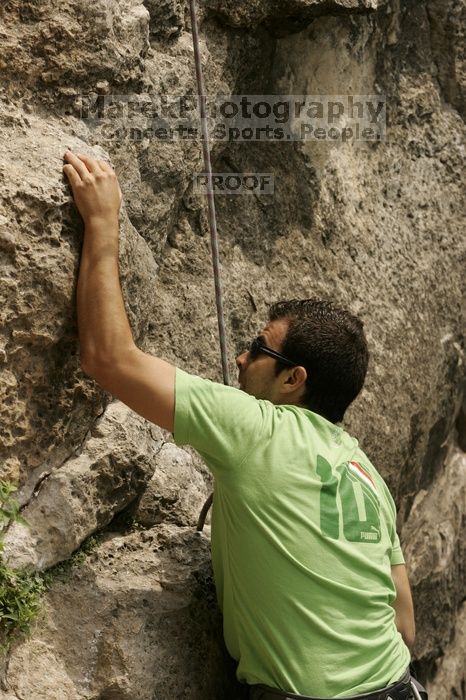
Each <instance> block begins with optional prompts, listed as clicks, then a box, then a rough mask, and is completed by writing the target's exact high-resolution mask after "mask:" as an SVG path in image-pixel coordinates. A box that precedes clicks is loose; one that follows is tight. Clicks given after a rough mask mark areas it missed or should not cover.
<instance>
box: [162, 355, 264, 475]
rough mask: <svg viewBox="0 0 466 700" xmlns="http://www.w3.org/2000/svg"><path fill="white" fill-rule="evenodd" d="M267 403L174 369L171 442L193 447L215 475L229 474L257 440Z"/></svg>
mask: <svg viewBox="0 0 466 700" xmlns="http://www.w3.org/2000/svg"><path fill="white" fill-rule="evenodd" d="M268 403H269V402H267V401H263V400H258V399H256V398H254V397H253V396H250V395H249V394H246V393H245V392H244V391H241V390H240V389H235V388H234V387H230V386H225V385H223V384H219V383H216V382H212V381H210V380H209V379H203V378H202V377H197V376H194V375H191V374H188V373H187V372H184V371H183V370H181V369H179V368H177V369H176V377H175V420H174V428H173V437H174V440H175V443H176V444H177V445H179V446H180V445H191V446H192V447H194V449H195V450H197V451H198V452H199V454H200V455H201V456H202V457H203V459H204V461H205V463H206V464H207V466H208V467H209V469H210V470H211V471H212V473H213V475H214V476H215V477H216V478H222V476H225V477H226V476H228V475H231V474H232V472H234V470H235V468H236V467H238V466H240V465H241V463H242V462H243V461H244V459H245V457H246V456H247V455H248V454H249V452H250V451H251V450H252V449H253V447H254V445H256V444H257V442H258V441H259V440H260V439H261V434H262V430H263V424H264V414H265V412H266V404H268Z"/></svg>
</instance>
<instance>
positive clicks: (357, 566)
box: [174, 369, 410, 697]
mask: <svg viewBox="0 0 466 700" xmlns="http://www.w3.org/2000/svg"><path fill="white" fill-rule="evenodd" d="M174 439H175V442H176V444H178V445H185V444H189V445H192V447H194V448H195V449H196V450H197V451H198V452H199V454H200V455H201V456H202V458H203V459H204V461H205V463H206V464H207V466H208V467H209V469H210V470H211V472H212V474H213V475H214V477H215V490H214V506H213V513H212V563H213V569H214V577H215V583H216V589H217V597H218V602H219V605H220V607H221V609H222V611H223V621H224V635H225V643H226V645H227V648H228V651H229V652H230V654H231V655H232V656H233V658H235V659H236V660H237V661H238V669H237V676H238V679H239V680H240V681H243V682H246V683H249V684H255V683H264V684H265V685H268V686H271V687H275V688H281V689H282V690H285V691H288V692H292V693H299V694H304V695H317V696H321V697H345V696H349V695H355V694H358V693H366V692H369V691H371V690H375V689H377V688H381V687H384V686H385V685H388V684H389V683H392V682H395V681H397V680H398V679H399V678H400V677H401V676H402V675H403V673H404V671H405V670H406V667H407V666H408V664H409V662H410V653H409V650H408V648H407V646H406V645H405V644H404V642H403V639H402V637H401V635H400V634H399V633H398V631H397V629H396V626H395V612H394V610H393V608H392V607H391V606H390V605H389V603H390V602H391V601H393V600H394V598H395V587H394V584H393V581H392V578H391V570H390V565H391V564H401V563H403V562H404V559H403V554H402V552H401V548H400V542H399V539H398V536H397V533H396V529H395V518H396V509H395V504H394V502H393V499H392V497H391V495H390V493H389V490H388V488H387V485H386V484H385V482H384V481H383V479H382V477H381V476H380V474H379V473H378V472H377V471H376V469H375V468H374V467H373V466H372V464H371V463H370V461H369V460H368V459H367V457H366V455H365V454H364V453H363V452H362V451H361V450H360V449H359V446H358V441H357V440H356V439H355V438H353V437H351V436H350V435H348V433H346V432H345V431H344V430H343V429H342V428H340V427H338V426H337V425H334V424H333V423H330V422H329V421H327V420H326V419H325V418H322V417H321V416H319V415H317V414H316V413H313V412H312V411H308V410H306V409H303V408H298V407H297V406H289V405H280V406H276V405H274V404H272V403H271V402H270V401H265V400H258V399H256V398H254V397H253V396H250V395H248V394H246V393H245V392H243V391H240V390H239V389H235V388H233V387H227V386H224V385H222V384H217V383H215V382H211V381H209V380H207V379H202V378H200V377H196V376H193V375H190V374H187V373H186V372H184V371H182V370H180V369H177V370H176V408H175V425H174Z"/></svg>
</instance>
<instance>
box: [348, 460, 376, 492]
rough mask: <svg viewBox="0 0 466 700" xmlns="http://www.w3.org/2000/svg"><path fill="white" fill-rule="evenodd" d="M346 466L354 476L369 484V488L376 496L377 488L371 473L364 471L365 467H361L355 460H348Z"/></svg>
mask: <svg viewBox="0 0 466 700" xmlns="http://www.w3.org/2000/svg"><path fill="white" fill-rule="evenodd" d="M348 467H349V468H350V470H351V472H352V473H353V474H356V476H358V477H359V478H360V479H362V481H363V482H364V483H365V484H366V485H367V486H369V488H370V489H371V490H372V491H373V492H374V493H375V495H376V496H378V494H377V488H376V486H375V483H374V480H373V478H372V477H371V475H370V474H369V473H368V472H366V470H365V469H363V468H362V467H361V465H360V464H358V463H357V462H350V463H349V465H348Z"/></svg>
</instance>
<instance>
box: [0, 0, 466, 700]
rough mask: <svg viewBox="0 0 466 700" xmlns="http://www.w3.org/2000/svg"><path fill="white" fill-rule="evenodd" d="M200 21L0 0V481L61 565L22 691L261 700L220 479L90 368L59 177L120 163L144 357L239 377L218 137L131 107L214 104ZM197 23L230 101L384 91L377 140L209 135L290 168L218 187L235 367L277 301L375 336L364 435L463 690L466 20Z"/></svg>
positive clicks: (14, 538)
mask: <svg viewBox="0 0 466 700" xmlns="http://www.w3.org/2000/svg"><path fill="white" fill-rule="evenodd" d="M187 9H188V7H187V3H186V2H185V1H184V0H162V2H155V1H153V0H145V1H144V2H142V1H140V0H94V1H93V2H88V1H87V0H86V2H81V1H79V2H78V0H65V1H64V2H57V0H43V1H42V2H35V1H33V0H26V1H25V0H21V1H20V0H7V1H6V2H4V3H3V4H2V6H1V7H0V40H1V45H2V50H1V52H0V75H1V76H2V79H1V81H0V412H1V414H0V417H1V423H2V428H1V433H0V477H1V478H4V479H5V478H8V479H12V480H14V481H15V482H17V483H18V485H19V487H20V489H19V500H20V503H21V504H22V506H23V514H24V516H25V517H26V519H27V520H28V522H29V523H30V527H29V528H24V527H22V526H18V525H15V526H12V527H11V528H10V530H9V531H8V533H7V535H6V545H7V546H6V550H5V555H6V557H7V558H8V560H9V561H10V563H12V564H16V565H18V566H23V567H28V568H29V569H40V570H43V569H47V568H49V567H51V566H53V565H54V564H57V563H59V562H62V570H61V571H60V570H57V569H54V574H53V576H54V583H53V585H52V587H51V589H50V591H49V593H48V594H47V595H46V596H45V598H44V615H43V616H42V618H41V619H40V620H39V621H38V622H37V624H36V625H35V627H34V629H33V631H32V634H31V636H30V637H29V638H28V639H26V640H22V641H19V642H18V643H17V644H15V646H14V647H13V648H12V650H11V651H10V653H9V655H8V657H7V658H6V659H5V660H4V669H3V672H2V675H1V678H0V688H1V693H0V694H1V697H2V698H3V697H5V698H6V699H7V700H19V699H20V698H21V700H40V699H42V698H43V699H44V700H45V699H47V700H50V699H51V698H57V699H58V698H60V700H63V699H65V700H67V699H68V698H69V699H70V700H71V699H73V700H95V699H96V698H99V700H117V699H118V700H123V699H127V700H130V699H131V700H134V698H138V700H145V699H146V698H147V700H155V699H157V700H158V699H160V700H165V698H167V697H185V698H187V699H189V700H201V698H202V700H205V698H212V700H217V699H220V698H222V700H223V699H224V698H225V699H226V700H229V699H230V698H231V700H236V699H237V700H239V698H241V697H243V696H244V690H245V689H244V688H242V687H241V686H240V685H239V684H237V683H236V682H235V679H234V664H232V662H230V661H229V660H228V658H227V655H226V652H224V649H223V646H222V641H221V637H222V631H221V619H220V617H219V613H218V610H217V607H216V604H215V593H214V590H213V588H212V582H211V576H210V569H209V551H208V530H206V536H204V535H202V536H201V535H198V534H196V533H195V531H194V530H195V524H196V518H197V514H198V511H199V509H200V506H201V505H202V502H203V500H204V498H205V497H206V495H207V494H208V493H209V491H210V488H211V483H210V478H209V475H208V472H207V470H206V468H205V467H204V466H203V465H202V464H201V462H200V460H199V458H197V457H196V456H194V455H193V454H192V452H191V451H190V450H189V449H187V450H184V449H183V450H181V449H179V448H178V447H176V446H175V445H173V443H172V441H171V438H170V437H168V436H167V435H166V434H165V433H164V432H163V431H160V430H159V429H158V428H156V427H155V426H153V425H151V424H150V423H148V422H147V421H144V420H143V419H142V418H140V417H139V416H137V415H136V414H134V413H133V412H131V411H130V410H129V409H127V408H126V407H125V406H123V405H122V404H121V403H120V402H118V401H116V400H113V399H112V397H111V396H110V395H109V394H108V393H106V392H104V391H103V390H102V389H101V388H100V387H99V386H98V385H97V384H96V383H95V382H94V381H93V380H92V379H91V378H89V377H88V376H87V375H86V374H85V373H84V372H83V371H82V369H81V367H80V357H79V342H78V329H77V322H76V280H77V274H78V269H79V260H80V251H81V245H82V237H83V226H82V221H81V219H80V217H79V214H78V213H77V211H76V208H75V205H74V203H73V201H72V198H71V196H70V190H69V187H68V185H67V182H66V178H65V177H64V175H63V173H62V166H63V153H64V151H65V149H66V148H68V147H70V148H72V149H73V150H74V151H75V152H83V153H87V154H90V155H94V156H95V157H98V158H103V159H105V160H107V161H108V162H110V163H111V164H112V166H113V167H114V168H115V170H116V172H117V174H118V177H119V181H120V184H121V189H122V191H123V195H124V205H123V207H122V211H121V217H120V279H121V285H122V291H123V296H124V301H125V306H126V310H127V314H128V318H129V321H130V324H131V327H132V330H133V335H134V338H135V341H136V343H137V344H138V346H139V347H141V348H142V349H143V350H145V351H146V352H150V353H153V354H157V355H159V356H161V357H163V358H164V359H166V360H168V361H170V362H173V363H174V364H176V365H178V366H180V367H182V368H183V369H185V370H187V371H190V372H192V373H198V374H202V375H203V376H208V377H209V378H211V379H214V380H217V381H221V371H220V366H219V362H218V348H217V320H216V315H215V305H214V298H213V283H212V273H211V263H210V254H209V245H208V235H207V234H208V230H207V225H206V224H207V219H206V213H205V202H204V200H203V198H202V196H200V195H199V194H198V193H196V191H195V188H194V186H193V178H194V176H195V175H196V174H198V173H199V172H202V170H203V165H202V154H201V149H200V144H199V142H198V141H196V140H195V139H173V140H170V139H163V138H159V137H156V136H154V134H153V133H152V132H145V131H143V130H141V129H139V121H138V120H139V116H140V114H139V113H138V115H136V116H135V113H134V112H131V110H130V109H129V107H128V101H129V100H134V101H136V102H137V100H138V99H139V98H141V97H144V96H145V97H144V98H145V99H146V98H147V96H148V95H149V96H150V95H152V97H153V98H154V97H159V98H164V99H166V100H167V99H168V98H169V97H170V96H171V98H180V97H183V98H189V97H190V96H192V95H193V94H195V92H196V85H195V77H194V66H193V50H192V40H191V36H190V33H189V32H190V26H189V14H188V12H187ZM199 15H200V20H201V53H202V60H203V64H204V69H205V80H206V86H207V92H208V93H209V95H215V94H227V95H228V94H235V95H298V96H299V95H321V96H322V95H330V96H332V95H333V96H337V95H343V96H345V95H348V94H351V95H354V96H367V95H375V96H380V97H381V98H385V99H386V111H387V124H386V133H385V138H384V140H382V141H380V142H368V141H347V142H342V141H341V140H340V141H338V140H336V141H319V140H318V139H314V140H305V141H292V142H267V141H261V142H259V141H247V142H235V141H213V142H212V153H213V168H214V171H215V172H220V173H272V174H273V176H274V192H273V194H269V195H264V196H259V195H257V196H248V195H243V196H241V197H239V196H220V195H219V196H218V197H217V198H216V200H217V214H218V224H219V232H220V238H221V246H220V247H221V250H220V253H221V263H222V269H223V278H224V289H225V310H226V322H227V331H228V343H229V350H230V363H231V370H232V376H235V367H234V359H233V358H234V356H235V354H236V353H238V352H239V351H241V350H243V349H244V347H245V346H246V344H247V343H248V342H249V341H250V339H251V337H254V335H256V334H257V331H258V329H260V327H261V326H262V325H263V323H264V322H265V320H266V318H267V307H268V305H269V303H270V302H272V301H276V300H278V299H280V298H282V299H283V298H293V297H309V296H314V295H316V296H325V297H330V298H332V299H334V300H335V301H337V302H339V303H341V304H342V305H345V306H347V307H349V308H350V309H351V310H352V311H354V312H355V313H357V314H358V315H359V316H360V317H361V318H362V319H363V320H364V323H365V328H366V333H367V336H368V340H369V344H370V349H371V363H370V368H369V373H368V377H367V381H366V385H365V388H364V390H363V392H362V394H361V396H360V397H358V399H357V400H356V402H355V403H354V405H353V406H352V407H351V408H350V410H349V411H348V414H347V417H346V419H345V427H346V428H347V430H348V431H349V432H350V433H352V434H354V435H356V436H357V437H358V439H359V440H360V443H361V445H362V447H363V449H364V450H365V451H366V452H367V454H368V456H369V457H370V459H371V460H372V461H373V463H374V464H375V466H376V467H377V468H378V469H379V471H380V472H381V474H382V475H383V477H384V478H385V479H386V480H387V482H388V483H389V486H390V488H391V490H392V493H393V495H394V497H395V500H396V502H397V505H398V509H399V530H400V532H401V539H402V544H403V547H404V551H405V554H406V560H407V564H408V569H409V573H410V576H411V582H412V586H413V593H414V597H415V605H416V612H417V639H416V646H415V649H414V658H415V665H416V669H417V670H418V673H419V675H420V677H421V680H423V681H424V682H426V683H427V684H428V685H429V690H430V691H431V693H432V696H433V697H434V700H444V698H446V697H448V698H449V697H450V696H451V697H459V698H464V687H465V683H466V679H465V669H464V655H465V653H466V652H465V640H464V615H465V612H464V580H465V562H466V552H465V549H464V542H465V535H466V532H465V511H466V504H465V493H466V491H465V489H466V482H465V470H466V464H465V455H464V449H465V445H466V437H465V436H466V431H465V425H466V422H465V415H466V411H465V408H464V374H465V373H464V367H465V355H464V328H465V308H464V303H463V299H464V293H465V284H464V283H465V276H464V260H465V248H466V246H465V236H464V209H465V207H464V192H465V187H464V135H465V129H464V114H465V112H464V75H465V71H464V47H463V44H464V26H465V5H464V3H463V2H453V0H435V2H434V1H432V2H430V1H428V2H425V3H419V2H414V0H413V1H412V2H406V3H399V2H396V0H392V1H391V2H377V1H376V0H374V1H372V0H341V1H340V0H332V1H327V0H325V1H324V0H322V1H319V0H315V1H312V0H276V1H274V2H266V1H265V0H264V1H263V0H252V1H251V2H249V3H246V2H245V3H238V2H230V0H206V1H205V2H200V7H199ZM114 98H115V103H114V106H113V108H112V109H113V111H112V110H111V109H110V108H109V104H111V101H112V99H114ZM355 99H356V97H355ZM122 105H123V108H121V106H122ZM125 105H126V106H125ZM158 124H159V122H158ZM159 125H160V124H159ZM138 129H139V131H138ZM91 534H94V535H95V536H96V537H97V538H98V544H97V546H96V547H95V549H94V550H93V551H92V553H91V554H90V555H89V556H88V557H87V558H86V559H85V560H84V562H81V564H80V565H78V564H76V565H74V566H73V567H71V568H69V569H68V570H66V561H67V559H68V558H69V557H70V555H71V554H72V553H73V552H74V551H75V550H77V549H78V548H79V547H80V545H81V544H82V543H83V542H85V540H86V539H87V538H88V537H89V536H90V535H91ZM63 567H65V570H63ZM445 689H447V690H445ZM445 692H446V693H447V695H445V694H443V695H442V693H445Z"/></svg>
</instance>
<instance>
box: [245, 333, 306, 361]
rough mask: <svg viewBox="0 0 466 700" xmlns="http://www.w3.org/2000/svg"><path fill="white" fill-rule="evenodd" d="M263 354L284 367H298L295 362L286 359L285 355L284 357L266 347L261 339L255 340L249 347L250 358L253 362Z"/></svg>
mask: <svg viewBox="0 0 466 700" xmlns="http://www.w3.org/2000/svg"><path fill="white" fill-rule="evenodd" d="M261 353H262V354H264V355H269V356H270V357H273V358H274V359H275V360H278V361H279V362H281V363H283V364H284V365H287V367H296V362H293V360H289V359H288V358H287V357H285V355H282V354H281V353H280V352H277V351H276V350H272V349H271V348H268V347H267V346H266V345H264V343H263V342H262V341H261V339H260V338H255V339H254V340H253V341H252V343H251V345H250V346H249V357H250V358H251V360H255V359H256V358H257V357H258V356H259V355H260V354H261Z"/></svg>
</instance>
